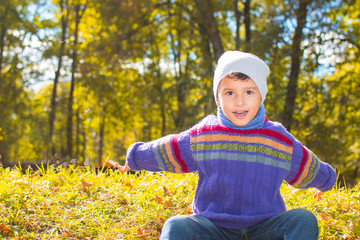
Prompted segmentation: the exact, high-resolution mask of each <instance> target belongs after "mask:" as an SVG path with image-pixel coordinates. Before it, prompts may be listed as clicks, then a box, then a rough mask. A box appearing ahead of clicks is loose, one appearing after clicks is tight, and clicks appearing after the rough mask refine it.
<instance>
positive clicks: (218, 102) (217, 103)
mask: <svg viewBox="0 0 360 240" xmlns="http://www.w3.org/2000/svg"><path fill="white" fill-rule="evenodd" d="M216 106H218V107H220V101H219V97H216Z"/></svg>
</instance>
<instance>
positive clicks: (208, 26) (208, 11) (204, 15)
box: [195, 0, 224, 61]
mask: <svg viewBox="0 0 360 240" xmlns="http://www.w3.org/2000/svg"><path fill="white" fill-rule="evenodd" d="M195 3H196V7H197V9H198V10H199V13H200V16H201V21H202V24H203V26H204V28H205V31H206V34H207V36H208V37H209V40H210V42H211V43H212V46H213V50H214V55H215V60H216V61H217V60H218V59H219V58H220V56H221V55H222V54H223V53H224V47H223V45H222V42H221V38H220V33H219V29H218V27H217V22H216V19H215V17H214V9H213V7H212V4H211V1H207V0H196V1H195Z"/></svg>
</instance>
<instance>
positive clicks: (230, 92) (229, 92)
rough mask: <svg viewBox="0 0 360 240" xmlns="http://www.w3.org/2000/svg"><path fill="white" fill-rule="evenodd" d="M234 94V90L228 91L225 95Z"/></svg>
mask: <svg viewBox="0 0 360 240" xmlns="http://www.w3.org/2000/svg"><path fill="white" fill-rule="evenodd" d="M233 94H234V92H232V91H228V92H226V93H225V95H228V96H231V95H233Z"/></svg>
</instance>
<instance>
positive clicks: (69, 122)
mask: <svg viewBox="0 0 360 240" xmlns="http://www.w3.org/2000/svg"><path fill="white" fill-rule="evenodd" d="M87 4H88V1H87V2H86V4H85V5H84V8H83V9H82V12H81V14H80V10H81V5H75V14H76V15H75V32H74V44H73V55H72V67H71V86H70V93H69V103H68V119H67V131H66V133H67V134H66V140H67V149H66V150H67V151H66V152H67V155H68V156H70V157H72V150H73V149H72V148H73V142H72V139H73V137H72V135H73V125H72V119H73V102H74V90H75V82H76V77H75V73H76V68H77V51H78V50H77V46H78V39H79V24H80V19H81V17H82V15H83V14H84V12H85V9H86V7H87Z"/></svg>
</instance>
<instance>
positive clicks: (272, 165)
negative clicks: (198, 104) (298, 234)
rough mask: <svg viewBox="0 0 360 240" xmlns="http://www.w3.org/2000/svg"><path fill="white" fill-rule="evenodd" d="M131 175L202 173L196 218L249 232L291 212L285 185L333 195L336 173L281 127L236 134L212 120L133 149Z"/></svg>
mask: <svg viewBox="0 0 360 240" xmlns="http://www.w3.org/2000/svg"><path fill="white" fill-rule="evenodd" d="M127 164H128V166H129V167H130V169H132V170H148V171H170V172H175V173H187V172H195V171H197V172H198V175H199V182H198V186H197V189H196V193H195V196H194V201H193V211H194V214H195V215H199V216H202V217H206V218H208V219H210V220H211V221H212V222H213V223H214V224H216V225H218V226H221V227H226V228H234V229H241V228H248V227H251V226H254V225H255V224H257V223H259V222H261V221H263V220H265V219H267V218H269V217H272V216H274V215H278V214H281V213H283V212H284V211H286V207H285V204H284V201H283V199H282V197H281V194H280V186H281V184H282V182H283V181H286V182H287V183H288V184H290V185H292V186H294V187H297V188H301V189H305V188H309V187H314V188H317V189H319V190H321V191H327V190H330V189H331V188H332V187H333V186H334V184H335V181H336V174H335V171H334V170H333V169H332V168H331V167H330V165H328V164H326V163H324V162H321V161H320V160H319V159H318V158H317V157H316V155H315V154H313V153H312V152H311V151H310V150H309V149H307V148H306V147H305V146H303V145H302V144H301V143H300V142H299V141H298V140H296V139H295V138H294V137H293V136H292V135H291V134H290V133H289V132H288V131H286V129H285V128H284V127H283V126H282V125H281V124H279V123H277V122H271V121H266V122H265V123H264V125H263V127H262V128H260V129H250V130H235V129H232V128H228V127H226V126H224V125H221V123H220V122H219V120H218V118H217V117H216V116H213V115H210V116H208V117H206V118H204V119H203V120H202V121H201V122H200V123H198V124H197V125H195V126H194V127H192V128H191V129H189V130H187V131H184V132H182V133H179V134H176V135H169V136H166V137H163V138H160V139H158V140H155V141H152V142H148V143H142V142H138V143H135V144H133V145H131V146H130V148H129V149H128V152H127Z"/></svg>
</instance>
